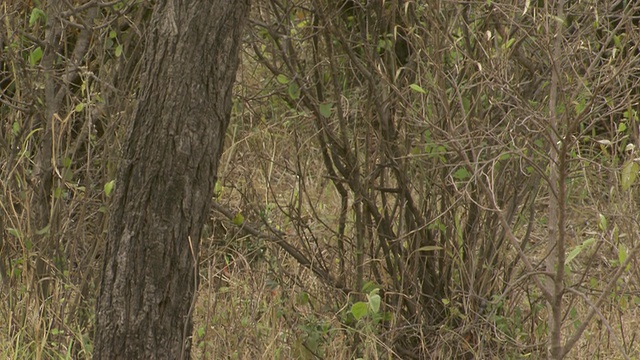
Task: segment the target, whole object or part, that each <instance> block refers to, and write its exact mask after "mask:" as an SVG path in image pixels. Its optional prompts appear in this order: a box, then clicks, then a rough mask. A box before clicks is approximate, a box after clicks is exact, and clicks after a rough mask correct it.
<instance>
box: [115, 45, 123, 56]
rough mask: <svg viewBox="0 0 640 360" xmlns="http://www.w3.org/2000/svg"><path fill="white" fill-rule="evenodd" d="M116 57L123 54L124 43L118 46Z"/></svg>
mask: <svg viewBox="0 0 640 360" xmlns="http://www.w3.org/2000/svg"><path fill="white" fill-rule="evenodd" d="M115 54H116V57H120V55H122V44H120V45H118V46H116V52H115Z"/></svg>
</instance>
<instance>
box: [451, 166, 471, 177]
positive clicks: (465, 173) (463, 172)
mask: <svg viewBox="0 0 640 360" xmlns="http://www.w3.org/2000/svg"><path fill="white" fill-rule="evenodd" d="M453 177H454V178H455V179H458V180H467V179H468V178H469V177H471V175H470V174H469V172H468V171H467V169H465V168H460V169H458V170H456V172H455V173H453Z"/></svg>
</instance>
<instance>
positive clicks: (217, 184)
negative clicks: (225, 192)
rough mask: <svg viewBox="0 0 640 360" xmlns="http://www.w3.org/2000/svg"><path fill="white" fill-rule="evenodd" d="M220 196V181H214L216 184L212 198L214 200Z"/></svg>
mask: <svg viewBox="0 0 640 360" xmlns="http://www.w3.org/2000/svg"><path fill="white" fill-rule="evenodd" d="M221 194H222V184H221V183H220V180H216V184H215V185H214V186H213V196H214V197H215V198H219V197H220V195H221Z"/></svg>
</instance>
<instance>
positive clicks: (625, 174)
mask: <svg viewBox="0 0 640 360" xmlns="http://www.w3.org/2000/svg"><path fill="white" fill-rule="evenodd" d="M638 171H640V165H638V163H636V162H635V161H633V160H627V161H626V162H625V164H624V165H623V166H622V174H621V175H622V179H621V180H622V191H627V190H629V188H630V187H631V186H632V185H633V183H635V181H636V178H637V177H638Z"/></svg>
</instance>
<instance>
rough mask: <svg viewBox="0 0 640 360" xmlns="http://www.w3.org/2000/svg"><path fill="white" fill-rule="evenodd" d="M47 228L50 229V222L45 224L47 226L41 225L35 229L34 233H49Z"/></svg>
mask: <svg viewBox="0 0 640 360" xmlns="http://www.w3.org/2000/svg"><path fill="white" fill-rule="evenodd" d="M49 229H51V224H47V226H45V227H43V228H42V229H40V230H36V235H45V234H48V233H49Z"/></svg>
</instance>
